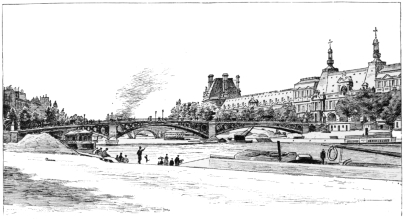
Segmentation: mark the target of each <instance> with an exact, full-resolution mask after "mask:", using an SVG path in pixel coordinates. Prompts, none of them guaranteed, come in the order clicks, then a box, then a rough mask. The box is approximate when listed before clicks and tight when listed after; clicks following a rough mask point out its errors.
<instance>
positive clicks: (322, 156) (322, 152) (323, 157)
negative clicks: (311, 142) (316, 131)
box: [320, 149, 325, 164]
mask: <svg viewBox="0 0 404 222" xmlns="http://www.w3.org/2000/svg"><path fill="white" fill-rule="evenodd" d="M320 158H321V162H322V164H324V159H325V151H324V149H323V150H322V151H321V153H320Z"/></svg>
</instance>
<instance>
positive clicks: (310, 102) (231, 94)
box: [203, 29, 401, 131]
mask: <svg viewBox="0 0 404 222" xmlns="http://www.w3.org/2000/svg"><path fill="white" fill-rule="evenodd" d="M374 32H375V39H374V40H373V61H371V62H369V63H368V65H367V67H363V68H358V69H351V70H343V71H340V70H339V69H338V68H335V67H334V59H333V50H332V48H331V43H332V41H331V40H330V41H329V49H328V60H327V67H326V68H324V69H323V70H322V72H321V75H320V76H319V77H308V78H302V79H300V81H299V82H298V83H296V84H295V85H294V88H291V89H285V90H279V91H270V92H263V93H255V94H250V95H243V96H241V91H240V88H239V78H240V77H239V76H236V84H235V85H234V83H233V80H232V79H229V78H227V76H228V75H227V74H226V73H225V74H223V78H217V79H215V80H213V75H209V77H208V78H209V81H208V83H209V85H208V87H207V88H206V89H205V92H204V100H203V102H216V103H217V104H218V105H220V106H221V107H220V109H222V110H242V109H246V108H254V107H256V108H260V107H262V108H266V107H269V106H272V107H273V108H274V109H276V108H279V107H281V106H282V104H284V103H292V104H293V105H294V106H295V107H296V112H297V113H298V115H299V116H303V115H304V113H305V112H311V113H313V120H314V121H315V122H340V121H344V122H347V121H353V119H342V118H341V117H339V116H338V115H337V114H336V112H335V107H336V104H337V102H338V100H339V99H341V98H344V97H345V95H349V94H355V93H356V92H357V91H359V90H360V89H364V88H370V89H373V90H375V92H389V91H391V90H401V63H396V64H389V65H387V64H386V62H384V61H382V60H381V59H380V58H381V53H380V49H379V40H378V39H377V29H375V30H374ZM224 82H226V83H227V84H228V86H225V84H224ZM252 101H253V102H252ZM355 121H358V120H355ZM400 123H401V121H400ZM334 125H335V126H334ZM334 125H333V130H334V127H335V129H337V130H338V126H339V125H340V124H334ZM345 125H346V124H345ZM345 125H344V124H343V125H341V126H340V129H342V130H344V131H345V130H347V128H346V126H345ZM400 127H401V124H400ZM348 129H349V126H348Z"/></svg>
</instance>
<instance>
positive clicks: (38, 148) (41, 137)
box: [4, 133, 76, 155]
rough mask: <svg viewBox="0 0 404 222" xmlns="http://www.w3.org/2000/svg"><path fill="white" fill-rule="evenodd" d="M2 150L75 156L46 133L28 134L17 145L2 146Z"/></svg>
mask: <svg viewBox="0 0 404 222" xmlns="http://www.w3.org/2000/svg"><path fill="white" fill-rule="evenodd" d="M4 150H6V151H11V152H30V153H49V154H70V155H75V154H76V153H75V152H74V151H72V150H71V149H68V148H67V147H66V146H65V145H64V144H63V143H61V142H60V141H59V140H57V139H55V138H53V137H52V136H51V135H49V134H47V133H41V134H28V135H26V136H25V137H24V138H23V139H22V140H21V141H20V142H18V143H8V144H4Z"/></svg>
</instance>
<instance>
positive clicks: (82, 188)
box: [4, 151, 401, 216]
mask: <svg viewBox="0 0 404 222" xmlns="http://www.w3.org/2000/svg"><path fill="white" fill-rule="evenodd" d="M45 158H50V159H54V160H55V161H53V162H50V161H45ZM4 165H5V167H7V169H9V170H11V171H14V172H16V173H17V174H21V175H28V176H21V177H24V180H32V181H30V182H29V183H26V182H21V180H18V176H17V177H14V176H12V179H11V180H12V181H14V182H11V183H10V182H9V181H10V178H9V179H8V182H7V184H8V186H5V191H4V195H5V202H4V203H5V205H4V212H5V214H6V215H7V214H11V213H13V212H18V213H37V212H60V213H63V212H86V213H96V214H98V213H101V214H109V213H140V212H160V213H164V212H166V213H167V212H170V213H181V212H188V213H195V214H196V215H199V214H201V211H200V209H204V211H203V212H205V213H208V212H209V213H211V212H222V213H223V212H233V211H234V210H235V209H241V207H242V209H244V208H245V207H246V206H253V207H254V211H256V213H258V214H261V215H267V213H268V207H269V208H270V209H271V212H277V213H282V212H283V213H288V212H289V213H290V212H294V213H301V214H316V215H319V212H318V211H319V209H322V211H321V212H322V213H324V216H326V215H327V214H329V213H331V212H335V210H337V209H338V210H342V211H343V212H344V213H349V212H351V213H356V215H358V214H366V215H369V214H372V212H373V213H375V212H377V214H378V215H381V214H385V215H399V214H400V212H401V211H400V209H401V207H400V206H401V199H400V192H401V182H396V181H378V180H367V179H344V178H328V177H319V176H293V175H280V174H272V173H257V172H242V171H228V170H215V169H201V168H190V167H169V166H157V165H138V164H112V163H105V162H103V161H100V160H98V159H96V158H89V157H81V156H72V155H57V154H37V153H15V152H7V151H6V152H4ZM49 169H52V170H49ZM15 181H18V182H15ZM33 181H35V183H34V184H35V186H33V185H32V184H33ZM13 184H14V185H13ZM24 184H25V185H24ZM28 184H31V185H28ZM20 185H21V187H20V189H16V187H18V186H20ZM35 187H37V188H38V187H42V188H41V189H37V188H35ZM44 189H45V191H44V192H42V191H43V190H44ZM39 190H41V191H40V192H39ZM21 192H24V193H25V194H24V195H21ZM68 193H70V194H68ZM27 194H29V195H27ZM44 194H46V195H44ZM66 195H67V196H66ZM69 195H70V196H71V198H70V197H69ZM72 195H73V196H72ZM15 197H18V198H15ZM72 198H73V201H78V202H80V203H81V204H79V205H77V207H75V208H72V207H71V204H72V202H71V201H72ZM35 200H36V201H35ZM41 203H43V204H41ZM245 210H247V211H248V209H244V211H243V212H245ZM320 214H321V213H320Z"/></svg>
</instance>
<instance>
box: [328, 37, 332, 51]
mask: <svg viewBox="0 0 404 222" xmlns="http://www.w3.org/2000/svg"><path fill="white" fill-rule="evenodd" d="M331 43H332V41H331V39H330V41H328V44H329V45H330V49H331Z"/></svg>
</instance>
